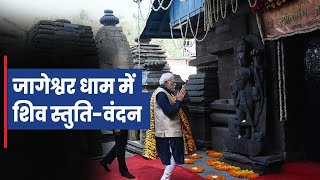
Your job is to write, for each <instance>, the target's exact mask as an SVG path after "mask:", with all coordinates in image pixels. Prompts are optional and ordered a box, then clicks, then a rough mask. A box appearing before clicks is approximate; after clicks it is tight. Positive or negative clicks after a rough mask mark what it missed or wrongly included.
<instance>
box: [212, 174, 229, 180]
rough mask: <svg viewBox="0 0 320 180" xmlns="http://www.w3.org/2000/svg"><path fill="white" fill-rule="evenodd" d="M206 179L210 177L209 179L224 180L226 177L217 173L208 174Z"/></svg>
mask: <svg viewBox="0 0 320 180" xmlns="http://www.w3.org/2000/svg"><path fill="white" fill-rule="evenodd" d="M207 179H211V180H226V178H225V177H224V176H222V175H218V174H208V176H207Z"/></svg>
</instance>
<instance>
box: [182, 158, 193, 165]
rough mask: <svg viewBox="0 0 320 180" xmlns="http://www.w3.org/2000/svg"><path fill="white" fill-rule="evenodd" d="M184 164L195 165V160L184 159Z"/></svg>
mask: <svg viewBox="0 0 320 180" xmlns="http://www.w3.org/2000/svg"><path fill="white" fill-rule="evenodd" d="M184 163H185V164H194V160H193V159H184Z"/></svg>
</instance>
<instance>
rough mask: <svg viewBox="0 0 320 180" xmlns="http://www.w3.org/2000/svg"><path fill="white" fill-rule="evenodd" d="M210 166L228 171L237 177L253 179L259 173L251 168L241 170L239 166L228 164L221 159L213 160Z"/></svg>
mask: <svg viewBox="0 0 320 180" xmlns="http://www.w3.org/2000/svg"><path fill="white" fill-rule="evenodd" d="M212 166H213V168H214V169H216V170H219V171H228V173H229V174H230V175H231V176H234V177H237V178H249V179H254V178H256V177H259V174H257V173H255V172H253V171H252V170H248V169H246V170H242V169H240V168H239V167H236V166H232V165H229V164H227V163H225V162H221V161H214V162H212Z"/></svg>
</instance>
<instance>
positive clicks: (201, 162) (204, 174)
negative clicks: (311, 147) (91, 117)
mask: <svg viewBox="0 0 320 180" xmlns="http://www.w3.org/2000/svg"><path fill="white" fill-rule="evenodd" d="M113 145H114V141H111V142H105V143H102V149H103V151H102V152H103V153H104V155H105V154H106V153H108V152H109V151H110V150H111V148H112V147H113ZM195 153H198V154H201V155H202V158H200V159H195V160H194V161H195V164H183V165H181V166H182V167H185V168H188V167H189V166H201V167H203V168H204V171H203V172H202V173H199V175H200V176H202V177H204V178H206V177H207V175H208V174H219V175H223V176H224V177H226V179H227V180H238V179H242V180H245V178H235V177H233V176H230V175H229V174H228V173H227V172H226V171H217V170H215V169H214V168H213V167H212V166H208V165H207V164H206V160H208V159H210V158H211V157H209V156H207V154H206V153H205V152H204V151H196V152H195ZM104 155H103V156H101V157H96V158H95V159H101V158H102V157H104ZM133 155H135V154H132V153H130V152H128V151H127V152H126V157H130V156H133ZM186 158H187V156H186Z"/></svg>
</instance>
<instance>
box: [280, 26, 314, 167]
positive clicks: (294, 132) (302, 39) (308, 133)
mask: <svg viewBox="0 0 320 180" xmlns="http://www.w3.org/2000/svg"><path fill="white" fill-rule="evenodd" d="M284 47H285V62H286V63H285V67H286V79H287V85H286V86H287V109H288V123H287V124H288V130H287V131H286V137H287V140H288V143H287V147H286V151H288V152H295V153H296V155H297V156H299V157H296V159H301V158H303V159H306V160H311V161H320V148H319V145H318V143H319V138H320V31H319V30H318V31H315V32H312V33H308V34H303V35H296V36H293V37H289V38H285V39H284Z"/></svg>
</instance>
